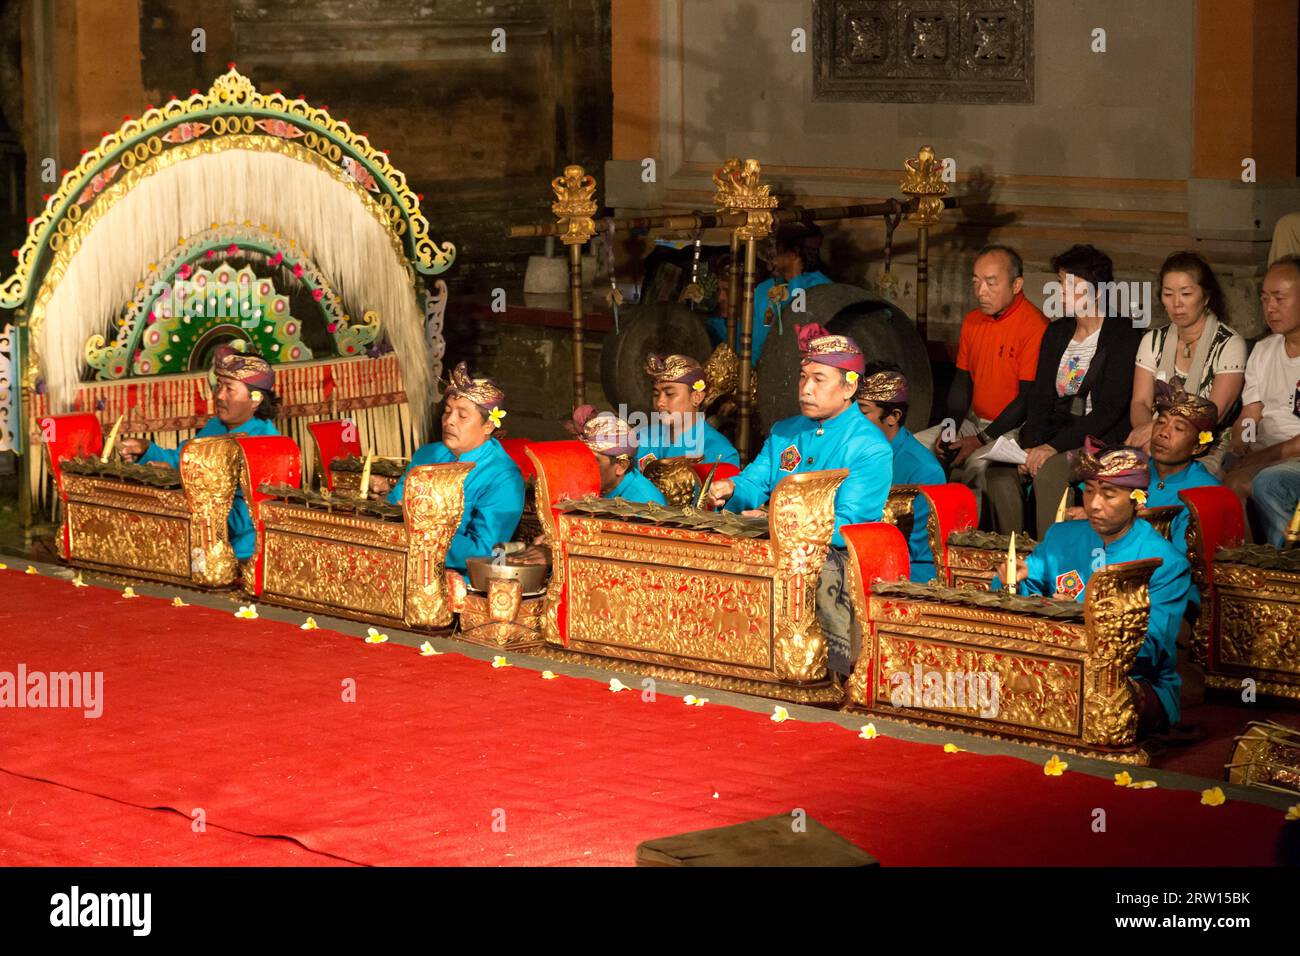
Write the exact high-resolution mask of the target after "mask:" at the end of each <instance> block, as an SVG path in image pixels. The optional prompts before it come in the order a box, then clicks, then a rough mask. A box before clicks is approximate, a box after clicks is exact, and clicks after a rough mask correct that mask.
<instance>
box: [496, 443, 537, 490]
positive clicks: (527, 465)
mask: <svg viewBox="0 0 1300 956" xmlns="http://www.w3.org/2000/svg"><path fill="white" fill-rule="evenodd" d="M531 444H532V442H531V441H529V440H528V439H527V438H503V439H501V447H502V448H504V449H505V450H506V454H507V455H509V456H510V460H511V461H513V462H514V463H515V465H517V466H518V468H519V474H521V475H523V476H524V481H531V480H532V479H534V478H536V477H537V469H536V468H534V467H533V462H532V459H530V458H529V457H528V446H529V445H531Z"/></svg>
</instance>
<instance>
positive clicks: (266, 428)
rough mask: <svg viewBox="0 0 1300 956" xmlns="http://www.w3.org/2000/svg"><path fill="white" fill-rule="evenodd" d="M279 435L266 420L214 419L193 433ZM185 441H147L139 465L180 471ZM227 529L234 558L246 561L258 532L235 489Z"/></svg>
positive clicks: (206, 435)
mask: <svg viewBox="0 0 1300 956" xmlns="http://www.w3.org/2000/svg"><path fill="white" fill-rule="evenodd" d="M278 434H280V432H279V431H278V430H277V429H276V427H275V422H273V421H271V420H270V419H269V418H250V419H249V420H248V421H246V422H244V424H242V425H236V426H235V427H234V428H227V427H226V424H225V422H223V421H222V420H221V419H220V418H217V417H215V416H214V417H212V418H211V419H209V420H208V423H207V424H206V425H204V426H203V427H202V428H200V429H199V430H198V432H196V433H195V435H194V437H195V438H215V437H217V436H219V435H249V436H251V437H261V436H263V435H278ZM188 442H189V439H188V438H187V439H186V440H185V441H183V442H181V443H180V445H179V446H178V447H176V448H159V447H158V443H157V442H150V443H149V447H148V448H146V449H145V451H144V454H143V455H141V456H140V459H139V462H140V464H142V465H148V464H150V463H151V462H155V461H157V462H162V463H163V464H164V465H169V466H170V467H172V468H179V467H180V466H181V450H182V449H183V448H184V447H185V446H186V444H188ZM226 530H227V531H228V532H229V533H230V547H231V549H232V550H233V551H234V552H235V557H236V558H238V559H239V560H240V561H247V560H248V559H249V558H251V557H252V556H253V549H254V548H256V547H257V529H256V528H255V527H254V526H253V518H252V516H251V515H250V514H249V513H248V502H246V501H245V500H244V492H243V490H242V489H241V488H239V487H236V488H235V500H234V501H233V502H231V505H230V514H229V516H227V518H226Z"/></svg>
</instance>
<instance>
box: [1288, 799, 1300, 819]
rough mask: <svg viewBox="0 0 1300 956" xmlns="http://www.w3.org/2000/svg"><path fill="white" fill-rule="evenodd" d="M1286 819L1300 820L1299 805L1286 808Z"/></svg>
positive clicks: (1295, 804) (1294, 804)
mask: <svg viewBox="0 0 1300 956" xmlns="http://www.w3.org/2000/svg"><path fill="white" fill-rule="evenodd" d="M1286 818H1287V819H1288V820H1300V803H1293V804H1291V806H1289V807H1287V808H1286Z"/></svg>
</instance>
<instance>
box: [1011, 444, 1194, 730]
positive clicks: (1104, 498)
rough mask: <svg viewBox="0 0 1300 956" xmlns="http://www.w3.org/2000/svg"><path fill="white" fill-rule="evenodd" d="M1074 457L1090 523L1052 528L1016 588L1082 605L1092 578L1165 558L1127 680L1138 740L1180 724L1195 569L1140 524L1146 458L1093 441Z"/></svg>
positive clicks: (1021, 563) (1022, 568)
mask: <svg viewBox="0 0 1300 956" xmlns="http://www.w3.org/2000/svg"><path fill="white" fill-rule="evenodd" d="M1071 457H1072V459H1073V460H1072V465H1073V468H1074V478H1075V480H1077V481H1082V482H1083V483H1084V492H1083V509H1084V513H1085V514H1086V515H1087V520H1086V521H1061V522H1058V523H1056V524H1054V525H1052V527H1051V528H1050V529H1048V531H1047V534H1046V535H1045V536H1044V537H1043V539H1042V540H1041V541H1040V542H1039V543H1038V546H1037V547H1035V548H1034V550H1033V552H1032V553H1031V554H1030V555H1029V557H1028V558H1022V559H1020V560H1018V561H1017V562H1016V569H1015V574H1016V580H1017V581H1018V582H1020V584H1019V585H1018V590H1019V591H1020V593H1022V594H1042V595H1050V596H1052V597H1055V598H1057V599H1058V600H1065V601H1071V600H1073V601H1083V599H1084V596H1085V590H1086V588H1087V585H1088V580H1089V579H1090V578H1091V577H1092V575H1093V573H1094V572H1096V571H1098V570H1100V569H1102V568H1104V567H1106V566H1107V565H1111V564H1121V563H1123V562H1126V561H1139V560H1142V559H1143V558H1159V559H1160V566H1159V567H1158V568H1156V569H1155V572H1154V573H1153V574H1152V575H1151V582H1150V585H1149V587H1148V591H1149V595H1150V600H1151V615H1150V619H1149V622H1148V625H1147V637H1146V640H1145V641H1144V642H1143V644H1142V648H1141V650H1139V651H1138V656H1137V660H1136V661H1135V662H1134V665H1133V670H1132V671H1131V672H1130V675H1129V677H1130V681H1131V683H1132V685H1133V690H1134V693H1135V694H1136V697H1137V709H1138V715H1139V716H1138V738H1139V739H1141V738H1143V737H1147V736H1149V735H1151V734H1166V733H1168V732H1169V730H1170V728H1171V727H1173V726H1174V725H1175V724H1177V723H1178V720H1179V700H1178V697H1179V687H1180V686H1181V680H1180V678H1179V676H1178V671H1177V669H1176V667H1175V658H1176V642H1177V639H1178V629H1179V627H1180V626H1181V624H1182V620H1183V612H1184V610H1185V609H1186V606H1187V600H1188V592H1189V591H1190V590H1191V566H1190V565H1189V564H1188V561H1187V557H1186V555H1185V554H1184V553H1183V551H1182V550H1180V549H1179V548H1175V547H1174V546H1173V545H1172V544H1170V543H1169V542H1168V541H1166V540H1165V539H1164V537H1162V536H1161V534H1160V532H1158V531H1156V529H1155V528H1153V527H1151V525H1149V524H1147V522H1145V521H1141V520H1138V518H1137V511H1138V508H1139V507H1141V506H1142V504H1143V502H1144V500H1145V498H1146V494H1145V489H1146V488H1147V486H1148V484H1149V482H1150V480H1151V472H1150V468H1149V465H1148V462H1147V456H1146V454H1145V453H1144V452H1142V451H1140V450H1139V449H1135V448H1127V447H1125V446H1122V445H1117V446H1111V447H1102V446H1100V445H1097V444H1094V443H1093V441H1092V439H1091V438H1088V439H1087V441H1086V443H1085V445H1084V447H1083V450H1082V452H1081V453H1079V454H1077V455H1076V456H1071ZM1007 573H1008V570H1007V569H1006V568H1005V567H1004V568H1003V571H1002V574H1001V575H1000V576H999V577H997V578H994V580H993V584H992V588H993V589H994V590H996V589H997V588H999V587H1001V586H1002V585H1001V582H1002V581H1003V580H1006V577H1007Z"/></svg>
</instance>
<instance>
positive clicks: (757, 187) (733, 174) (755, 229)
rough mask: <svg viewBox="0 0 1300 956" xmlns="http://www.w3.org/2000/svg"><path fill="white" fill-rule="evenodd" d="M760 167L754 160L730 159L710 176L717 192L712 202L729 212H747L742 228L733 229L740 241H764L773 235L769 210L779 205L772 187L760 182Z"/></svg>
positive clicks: (761, 170) (761, 173)
mask: <svg viewBox="0 0 1300 956" xmlns="http://www.w3.org/2000/svg"><path fill="white" fill-rule="evenodd" d="M762 175H763V169H762V166H761V165H759V162H758V160H756V159H747V160H745V161H744V162H743V163H742V162H741V161H740V160H739V159H735V158H730V159H728V160H727V161H726V162H725V163H723V165H722V168H721V169H719V170H718V171H717V172H716V173H714V174H713V185H714V187H715V188H716V190H717V191H716V192H715V194H714V196H713V203H714V205H715V206H717V208H718V209H720V210H725V211H726V212H729V213H738V212H744V213H747V214H748V216H747V219H746V222H745V225H743V226H741V227H740V228H739V229H737V230H736V234H737V235H738V236H739V237H740V238H741V239H766V238H767V237H768V236H770V235H771V234H772V212H771V211H772V210H773V209H775V208H776V207H777V206H779V205H780V202H779V200H778V199H777V198H776V197H775V196H773V195H772V194H771V192H772V187H771V186H770V185H766V184H764V183H762V182H761V179H762Z"/></svg>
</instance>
